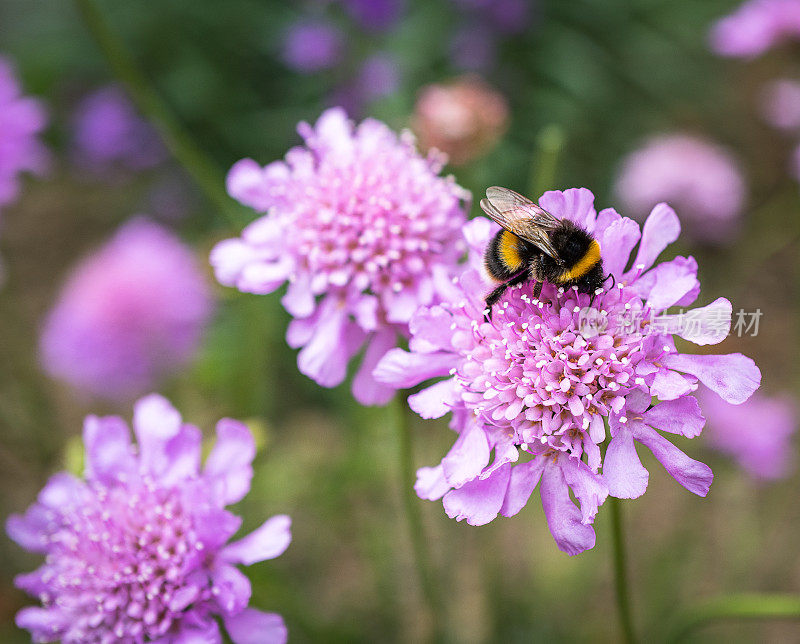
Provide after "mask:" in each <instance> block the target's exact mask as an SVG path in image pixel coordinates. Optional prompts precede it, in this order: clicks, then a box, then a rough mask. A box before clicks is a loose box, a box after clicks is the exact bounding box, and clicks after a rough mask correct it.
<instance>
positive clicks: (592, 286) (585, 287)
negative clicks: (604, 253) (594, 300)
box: [575, 262, 608, 296]
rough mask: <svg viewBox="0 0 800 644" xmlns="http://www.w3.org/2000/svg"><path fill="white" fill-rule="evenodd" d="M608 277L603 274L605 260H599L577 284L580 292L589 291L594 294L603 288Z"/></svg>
mask: <svg viewBox="0 0 800 644" xmlns="http://www.w3.org/2000/svg"><path fill="white" fill-rule="evenodd" d="M607 279H608V277H607V276H606V275H604V274H603V262H597V264H595V265H594V266H593V267H592V269H591V270H590V271H589V272H588V273H586V275H584V276H583V277H581V278H580V280H578V282H577V283H576V284H575V286H577V287H578V292H579V293H587V294H589V295H592V296H594V292H595V291H596V290H597V289H599V288H602V286H603V283H604V282H605V281H606V280H607Z"/></svg>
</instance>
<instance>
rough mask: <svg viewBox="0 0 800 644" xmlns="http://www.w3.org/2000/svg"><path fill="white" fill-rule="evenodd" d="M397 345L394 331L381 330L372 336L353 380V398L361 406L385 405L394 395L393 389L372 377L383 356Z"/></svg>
mask: <svg viewBox="0 0 800 644" xmlns="http://www.w3.org/2000/svg"><path fill="white" fill-rule="evenodd" d="M396 345H397V333H395V331H394V329H391V328H389V329H381V330H380V331H378V332H376V333H375V334H373V336H372V338H371V339H370V340H369V344H367V350H366V351H365V352H364V359H363V360H362V361H361V366H360V367H359V368H358V372H356V376H355V378H353V385H352V390H353V397H354V398H355V399H356V400H357V401H358V402H359V403H360V404H362V405H385V404H386V403H388V402H389V401H390V400H391V399H392V397H393V396H394V394H395V389H394V387H390V386H387V385H386V384H385V383H381V382H378V381H377V380H375V377H374V376H373V372H374V371H375V367H376V366H377V365H378V362H379V361H380V359H381V358H383V356H385V355H386V353H387V352H388V351H390V350H391V349H393V348H394V347H395V346H396Z"/></svg>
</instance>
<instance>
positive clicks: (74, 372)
mask: <svg viewBox="0 0 800 644" xmlns="http://www.w3.org/2000/svg"><path fill="white" fill-rule="evenodd" d="M211 309H212V299H211V294H210V292H209V288H208V286H207V285H206V281H205V279H204V276H203V272H202V270H201V268H200V267H199V265H198V263H197V262H196V261H195V258H194V256H193V255H192V251H191V250H190V249H189V248H187V247H186V246H184V245H183V243H182V242H181V241H180V240H179V239H178V238H177V237H175V236H174V235H173V234H172V233H171V232H169V231H168V230H166V229H165V228H162V227H161V226H159V225H158V224H155V223H152V222H150V221H147V220H145V219H141V218H137V219H134V220H132V221H130V222H128V223H127V224H125V225H124V226H123V227H122V228H121V229H120V230H119V231H118V232H117V233H116V235H115V236H114V237H113V239H111V241H109V242H107V243H106V244H105V246H103V247H102V248H100V249H99V250H98V251H96V252H95V253H93V254H91V255H90V256H88V257H87V258H86V259H84V260H83V261H82V262H81V263H80V264H79V266H78V267H77V269H75V271H74V272H73V273H72V275H71V276H70V278H69V279H68V281H67V283H66V285H65V286H64V288H63V290H62V291H61V294H60V296H59V299H58V302H57V303H56V305H55V307H54V308H53V310H52V311H51V312H50V314H49V316H48V318H47V320H46V323H45V326H44V331H43V333H42V337H41V353H42V361H43V364H44V366H45V368H46V370H47V371H48V372H49V373H50V374H51V375H53V376H55V377H57V378H62V379H64V380H66V381H67V382H69V383H70V384H71V385H72V386H74V387H75V388H77V389H82V390H87V391H89V392H91V393H93V394H97V395H100V396H104V397H109V398H116V399H123V398H127V397H131V396H135V395H138V394H141V393H142V392H143V391H147V389H149V388H151V387H152V386H153V385H154V384H155V383H156V382H157V381H158V380H159V379H160V378H161V377H163V376H166V375H167V374H170V373H174V372H175V371H177V370H179V369H180V368H181V367H182V366H183V365H184V364H185V363H186V362H187V361H188V360H189V359H190V358H191V357H192V356H193V355H194V353H195V351H196V349H197V347H198V344H199V341H200V337H201V335H202V332H203V329H204V327H205V324H206V322H207V321H208V319H209V316H210V313H211Z"/></svg>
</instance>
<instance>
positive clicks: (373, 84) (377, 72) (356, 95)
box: [331, 54, 400, 115]
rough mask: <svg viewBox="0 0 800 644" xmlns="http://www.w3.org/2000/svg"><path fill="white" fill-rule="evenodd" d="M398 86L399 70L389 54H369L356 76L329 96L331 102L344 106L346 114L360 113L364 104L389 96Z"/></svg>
mask: <svg viewBox="0 0 800 644" xmlns="http://www.w3.org/2000/svg"><path fill="white" fill-rule="evenodd" d="M399 86H400V70H399V68H398V66H397V62H396V61H395V60H394V58H392V57H391V56H387V55H385V54H376V55H374V56H371V57H370V58H368V59H367V60H366V61H364V64H363V65H362V66H361V69H360V70H359V72H358V75H357V76H356V78H355V79H354V80H353V81H352V82H350V83H348V84H346V85H344V86H342V87H340V88H339V89H338V90H337V91H336V92H334V94H333V95H332V97H331V99H332V100H331V104H332V105H337V106H339V107H342V108H344V110H345V111H346V112H347V113H348V114H351V115H352V114H361V113H362V112H363V111H364V108H365V106H366V105H368V104H369V103H371V102H373V101H377V100H379V99H381V98H385V97H387V96H391V95H392V94H394V93H395V92H396V91H397V89H398V87H399Z"/></svg>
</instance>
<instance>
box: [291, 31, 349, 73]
mask: <svg viewBox="0 0 800 644" xmlns="http://www.w3.org/2000/svg"><path fill="white" fill-rule="evenodd" d="M343 51H344V39H343V37H342V34H341V32H340V31H339V30H338V29H337V28H336V27H334V26H333V25H332V24H329V23H327V22H320V21H313V22H311V21H303V22H298V23H295V24H294V25H292V26H291V27H290V29H289V31H288V32H287V33H286V38H285V40H284V43H283V60H284V62H285V63H286V64H287V65H288V66H289V67H291V68H292V69H294V70H295V71H298V72H302V73H305V74H310V73H313V72H318V71H320V70H323V69H329V68H331V67H335V66H336V65H337V64H338V63H339V61H340V60H341V58H342V53H343Z"/></svg>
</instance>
